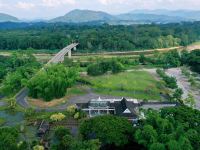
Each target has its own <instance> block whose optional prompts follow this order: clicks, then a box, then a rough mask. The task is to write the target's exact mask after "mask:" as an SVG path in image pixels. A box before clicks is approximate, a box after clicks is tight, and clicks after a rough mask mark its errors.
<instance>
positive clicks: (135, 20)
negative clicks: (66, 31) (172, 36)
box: [0, 9, 200, 27]
mask: <svg viewBox="0 0 200 150" xmlns="http://www.w3.org/2000/svg"><path fill="white" fill-rule="evenodd" d="M20 21H21V20H20ZM20 21H19V19H17V18H16V17H13V16H10V15H7V14H3V13H0V22H20ZM193 21H200V11H192V10H165V9H157V10H146V9H143V10H142V9H141V10H134V11H131V12H128V13H124V14H119V15H111V14H108V13H106V12H102V11H93V10H80V9H75V10H73V11H70V12H69V13H67V14H66V15H64V16H60V17H57V18H54V19H51V20H43V19H39V20H32V21H31V20H24V21H23V22H27V23H37V22H44V23H67V24H86V25H101V24H104V23H108V24H111V25H130V24H151V23H157V24H166V23H180V22H193ZM21 25H22V24H20V26H21ZM14 26H16V25H14ZM17 26H18V25H17ZM9 27H10V25H9Z"/></svg>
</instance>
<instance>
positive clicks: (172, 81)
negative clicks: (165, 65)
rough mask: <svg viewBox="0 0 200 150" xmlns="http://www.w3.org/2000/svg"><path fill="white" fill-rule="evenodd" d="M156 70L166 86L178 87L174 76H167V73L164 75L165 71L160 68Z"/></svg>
mask: <svg viewBox="0 0 200 150" xmlns="http://www.w3.org/2000/svg"><path fill="white" fill-rule="evenodd" d="M156 72H157V74H158V75H159V76H160V77H161V78H162V79H163V80H164V81H165V83H166V86H167V87H168V88H171V89H176V88H178V85H177V81H176V78H174V77H169V76H168V75H166V73H165V71H164V70H161V69H157V70H156Z"/></svg>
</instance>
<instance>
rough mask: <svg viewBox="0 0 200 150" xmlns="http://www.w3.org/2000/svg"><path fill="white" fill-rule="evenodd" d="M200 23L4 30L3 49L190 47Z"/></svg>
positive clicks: (0, 46) (0, 36)
mask: <svg viewBox="0 0 200 150" xmlns="http://www.w3.org/2000/svg"><path fill="white" fill-rule="evenodd" d="M199 35H200V22H195V23H182V24H165V25H132V26H110V25H106V24H105V25H101V26H98V25H96V26H88V25H69V24H68V25H67V24H46V25H38V24H36V25H32V26H30V27H24V28H20V29H16V28H15V29H7V30H6V29H1V30H0V41H1V42H0V49H2V50H13V49H28V48H33V49H61V48H63V47H65V46H66V45H67V44H69V43H71V42H72V41H77V42H79V43H80V47H79V51H81V50H82V51H83V52H84V51H87V52H89V51H90V52H91V51H93V52H94V51H115V50H118V51H119V50H120V51H128V50H140V49H153V48H167V47H173V46H179V45H183V46H184V45H187V44H190V43H192V42H194V41H197V40H199Z"/></svg>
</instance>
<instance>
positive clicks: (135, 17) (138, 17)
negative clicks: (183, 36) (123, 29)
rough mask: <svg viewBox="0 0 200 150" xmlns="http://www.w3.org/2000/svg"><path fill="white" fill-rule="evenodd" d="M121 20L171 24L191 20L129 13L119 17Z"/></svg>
mask: <svg viewBox="0 0 200 150" xmlns="http://www.w3.org/2000/svg"><path fill="white" fill-rule="evenodd" d="M117 18H118V19H120V20H124V21H125V20H126V21H134V22H136V23H137V22H138V23H139V22H140V23H171V22H174V23H176V22H182V21H188V20H189V19H185V18H182V17H177V16H167V15H159V14H148V13H147V14H145V13H135V14H134V13H127V14H121V15H118V16H117Z"/></svg>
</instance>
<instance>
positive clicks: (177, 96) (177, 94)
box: [173, 88, 183, 103]
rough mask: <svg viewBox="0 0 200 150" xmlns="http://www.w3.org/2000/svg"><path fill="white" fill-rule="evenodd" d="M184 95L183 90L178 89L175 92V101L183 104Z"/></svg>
mask: <svg viewBox="0 0 200 150" xmlns="http://www.w3.org/2000/svg"><path fill="white" fill-rule="evenodd" d="M182 95H183V90H182V89H181V88H178V89H176V90H175V92H174V94H173V99H174V100H176V101H179V102H181V103H182V100H181V99H182Z"/></svg>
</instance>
